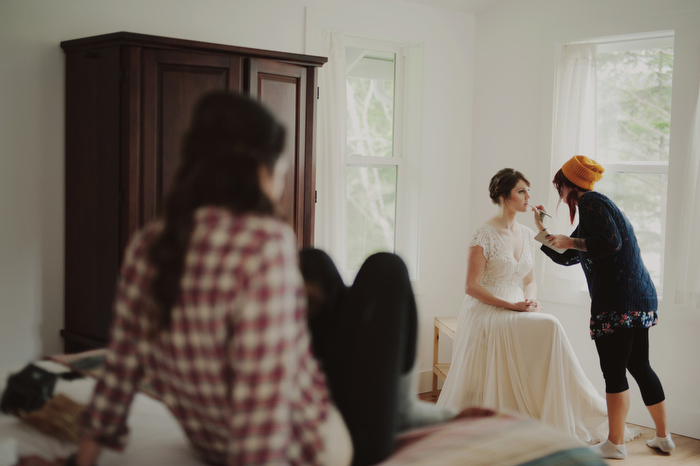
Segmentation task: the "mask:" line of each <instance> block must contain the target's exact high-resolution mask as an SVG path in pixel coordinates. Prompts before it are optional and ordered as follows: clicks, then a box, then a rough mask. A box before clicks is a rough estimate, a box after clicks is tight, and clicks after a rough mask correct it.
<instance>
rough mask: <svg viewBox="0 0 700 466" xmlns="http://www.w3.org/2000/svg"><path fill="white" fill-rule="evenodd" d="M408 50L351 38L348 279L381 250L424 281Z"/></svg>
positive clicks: (348, 46)
mask: <svg viewBox="0 0 700 466" xmlns="http://www.w3.org/2000/svg"><path fill="white" fill-rule="evenodd" d="M406 55H407V54H406V49H405V48H402V47H400V46H397V45H395V44H392V43H388V42H382V41H373V40H365V39H359V38H347V40H346V48H345V59H346V70H347V72H346V95H347V98H346V100H347V120H346V134H347V151H346V154H347V155H346V183H347V233H346V238H347V261H346V264H347V268H348V270H347V276H348V277H353V276H354V275H355V274H356V273H357V271H358V270H359V268H360V266H361V265H362V263H363V262H364V260H365V259H366V258H367V257H368V256H370V255H371V254H373V253H375V252H379V251H385V252H395V253H398V254H400V255H401V256H402V257H403V258H404V260H405V261H406V262H407V265H408V267H409V273H410V274H411V277H412V278H414V279H415V278H416V271H417V267H416V255H417V252H416V250H417V232H416V229H417V222H414V221H412V219H415V218H416V215H415V209H416V207H417V206H415V205H413V206H412V205H409V204H411V202H410V199H411V197H412V196H411V193H412V192H415V190H416V189H417V183H411V185H410V186H407V184H408V183H407V180H408V179H409V178H411V177H412V175H411V173H412V172H415V170H416V167H417V165H416V164H415V163H411V161H410V156H409V154H408V152H407V151H405V150H404V147H405V146H406V145H405V143H404V137H405V133H406V132H405V131H404V128H405V127H406V118H405V107H406V106H405V103H406V99H405V97H404V96H405V90H406V75H407V73H406V67H407V65H406V58H407V57H406Z"/></svg>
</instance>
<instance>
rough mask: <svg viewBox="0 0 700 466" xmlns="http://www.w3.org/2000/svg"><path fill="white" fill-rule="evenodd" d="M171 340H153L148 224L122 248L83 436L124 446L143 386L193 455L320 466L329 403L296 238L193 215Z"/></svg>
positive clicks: (276, 229)
mask: <svg viewBox="0 0 700 466" xmlns="http://www.w3.org/2000/svg"><path fill="white" fill-rule="evenodd" d="M194 218H195V221H194V229H193V234H192V239H191V243H190V247H189V250H188V252H187V255H186V259H185V269H184V273H183V277H182V280H181V282H180V283H181V294H180V297H179V299H178V302H177V304H176V306H175V307H174V308H173V311H172V324H171V327H170V329H169V330H168V331H164V332H161V333H160V334H159V335H158V336H157V337H155V338H154V339H149V337H148V334H149V330H150V326H151V323H150V321H149V319H148V318H147V310H148V303H149V301H148V300H149V298H148V289H149V283H150V279H151V277H152V274H153V270H152V267H151V266H150V265H149V263H148V261H147V259H146V251H147V246H148V244H149V243H150V241H151V240H152V239H153V238H154V236H155V235H157V233H158V232H159V231H160V228H161V226H160V225H159V224H157V223H153V224H150V225H148V226H147V227H146V228H144V230H142V231H141V232H140V233H139V234H137V235H136V236H135V237H134V239H133V240H132V241H131V243H130V245H129V247H128V248H127V251H126V254H125V258H124V263H123V266H122V270H121V277H120V280H119V283H118V287H117V295H116V299H115V305H114V321H113V323H112V327H111V330H110V343H109V351H108V353H107V357H106V361H105V367H104V372H103V375H102V376H101V378H100V379H99V381H98V382H97V384H96V386H95V391H94V394H93V398H92V402H91V404H90V406H89V407H88V409H87V410H86V412H85V413H84V414H83V416H82V419H81V428H82V434H83V436H84V437H87V438H90V439H93V440H95V441H97V442H98V443H99V444H101V445H104V446H107V447H110V448H114V449H122V448H124V445H125V442H126V434H127V433H128V429H127V427H126V418H127V415H128V412H129V407H130V405H131V402H132V400H133V397H134V394H135V392H136V391H137V389H138V387H139V385H140V384H147V385H148V386H149V388H151V390H152V391H154V392H155V393H156V394H157V395H158V396H159V397H160V399H161V400H162V401H163V402H164V403H165V404H166V405H167V406H168V408H169V409H170V411H171V412H172V413H173V414H174V416H175V417H176V418H177V419H178V421H179V422H180V424H181V425H182V428H183V429H184V431H185V433H186V434H187V437H188V438H189V439H190V442H191V443H192V445H193V446H194V447H195V448H196V449H197V450H198V451H199V452H200V453H201V454H202V455H203V456H204V457H205V459H207V460H208V461H212V462H215V463H218V464H229V465H238V464H319V462H320V458H319V455H320V452H321V450H322V447H323V440H322V438H321V433H320V431H319V430H320V427H321V424H322V422H323V421H324V420H325V418H326V415H327V412H328V407H329V403H330V401H329V395H328V390H327V387H326V381H325V377H324V375H323V373H322V372H321V370H320V369H319V367H318V364H317V362H316V360H315V359H314V358H313V356H312V354H311V350H310V338H309V332H308V328H307V325H306V320H305V318H306V316H305V312H306V307H305V306H306V301H305V296H304V293H303V286H302V285H303V282H302V278H301V274H300V272H299V269H298V263H297V261H298V260H297V254H296V248H295V241H294V234H293V232H292V230H291V228H290V227H289V226H288V225H286V224H284V223H283V222H281V221H279V220H276V219H274V218H270V217H260V216H257V215H251V214H248V215H234V214H231V213H230V212H228V211H226V210H224V209H220V208H215V207H204V208H200V209H199V210H197V211H196V212H195V217H194Z"/></svg>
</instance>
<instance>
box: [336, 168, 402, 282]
mask: <svg viewBox="0 0 700 466" xmlns="http://www.w3.org/2000/svg"><path fill="white" fill-rule="evenodd" d="M396 171H397V170H396V167H395V166H389V167H358V166H349V167H347V190H348V205H347V211H348V212H347V215H348V217H347V243H348V249H347V251H348V256H347V266H348V270H351V271H357V270H359V268H360V266H361V265H362V263H363V262H364V260H365V259H366V258H367V257H368V256H369V255H371V254H373V253H375V252H379V251H386V252H394V233H395V222H396Z"/></svg>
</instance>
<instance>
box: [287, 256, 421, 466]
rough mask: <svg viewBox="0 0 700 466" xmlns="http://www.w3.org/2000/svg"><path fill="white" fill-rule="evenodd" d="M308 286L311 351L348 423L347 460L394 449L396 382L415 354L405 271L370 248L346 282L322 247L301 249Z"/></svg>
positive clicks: (359, 461)
mask: <svg viewBox="0 0 700 466" xmlns="http://www.w3.org/2000/svg"><path fill="white" fill-rule="evenodd" d="M300 266H301V272H302V275H303V276H304V281H305V282H306V284H307V286H308V285H312V286H315V287H316V288H317V290H319V291H320V292H321V294H322V304H321V306H320V308H319V309H316V310H314V309H313V307H314V306H311V309H312V310H313V311H314V312H313V313H311V314H310V316H309V328H310V330H311V336H312V342H313V350H314V354H315V355H316V357H317V359H318V360H319V361H320V363H321V365H322V367H323V370H324V372H325V374H326V377H327V380H328V385H329V387H330V391H331V395H332V397H333V401H334V403H335V405H336V406H337V408H338V410H339V411H340V413H341V414H342V415H343V419H344V420H345V423H346V424H347V426H348V429H349V431H350V436H351V437H352V443H353V448H354V451H355V453H354V458H353V465H357V466H360V465H368V464H375V463H378V462H380V461H382V460H384V459H386V458H387V457H388V456H389V455H390V454H391V453H392V449H393V442H394V437H395V435H396V432H397V423H398V416H397V407H398V397H397V393H398V382H399V378H400V376H401V374H405V373H407V372H408V371H410V370H411V368H412V367H413V363H414V360H415V355H416V334H417V311H416V303H415V300H414V297H413V290H412V289H411V282H410V280H409V276H408V271H407V270H406V266H405V264H404V263H403V261H402V260H401V259H400V258H399V257H398V256H396V255H394V254H388V253H377V254H374V255H372V256H370V257H369V258H368V259H367V260H366V261H365V263H364V264H363V265H362V267H361V268H360V271H359V272H358V274H357V277H356V278H355V282H354V283H353V285H352V286H351V287H346V286H345V285H344V283H343V281H342V279H341V277H340V274H339V273H338V270H337V269H336V267H335V265H334V264H333V262H332V261H331V259H330V257H328V255H327V254H326V253H324V252H323V251H319V250H316V249H306V250H303V251H302V252H301V254H300Z"/></svg>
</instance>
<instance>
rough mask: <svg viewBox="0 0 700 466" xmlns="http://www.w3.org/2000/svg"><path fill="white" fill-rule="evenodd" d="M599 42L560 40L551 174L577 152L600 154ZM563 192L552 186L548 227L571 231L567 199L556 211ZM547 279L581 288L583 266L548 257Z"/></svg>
mask: <svg viewBox="0 0 700 466" xmlns="http://www.w3.org/2000/svg"><path fill="white" fill-rule="evenodd" d="M596 51H597V46H596V44H558V45H557V50H556V71H555V72H556V75H555V88H554V92H555V94H554V121H553V128H552V165H551V177H550V180H551V179H552V178H554V174H555V173H556V172H557V171H558V170H559V169H560V168H561V166H562V165H563V164H564V162H566V161H567V160H569V159H570V158H571V157H573V156H574V155H585V156H587V157H589V158H591V159H595V154H596ZM558 200H559V196H558V194H557V192H556V190H555V189H553V188H552V189H551V190H550V195H549V199H548V204H547V207H548V209H549V210H550V211H551V213H552V216H553V217H554V218H552V219H549V222H548V225H547V227H548V230H549V231H550V232H552V233H557V234H566V235H568V234H570V233H571V232H572V231H573V228H574V227H573V226H572V225H571V221H570V219H569V209H568V207H567V206H566V204H565V203H563V202H562V204H561V205H560V206H559V209H558V211H557V212H556V213H555V212H554V209H555V207H556V205H557V201H558ZM544 273H545V283H546V284H548V285H550V286H553V287H558V288H562V287H563V288H565V289H566V290H576V289H581V288H582V287H583V286H584V281H585V278H584V276H583V272H582V271H581V267H562V266H560V265H557V264H555V263H553V262H552V261H549V260H548V261H545V269H544Z"/></svg>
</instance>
